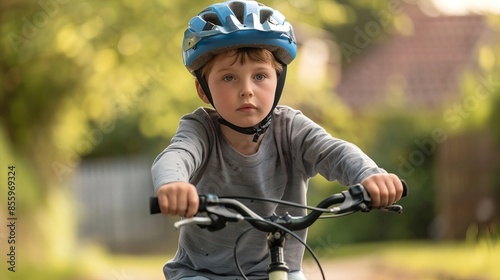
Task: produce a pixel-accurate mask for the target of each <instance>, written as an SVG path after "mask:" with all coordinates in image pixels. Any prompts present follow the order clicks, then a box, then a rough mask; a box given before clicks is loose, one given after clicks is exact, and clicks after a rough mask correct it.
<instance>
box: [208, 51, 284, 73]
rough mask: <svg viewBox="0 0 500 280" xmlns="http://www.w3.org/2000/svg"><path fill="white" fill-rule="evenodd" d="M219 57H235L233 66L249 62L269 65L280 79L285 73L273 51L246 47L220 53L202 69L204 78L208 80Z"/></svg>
mask: <svg viewBox="0 0 500 280" xmlns="http://www.w3.org/2000/svg"><path fill="white" fill-rule="evenodd" d="M219 56H231V57H234V61H233V62H232V63H231V64H235V63H236V62H239V63H240V64H244V63H246V61H247V60H250V61H254V62H263V63H269V64H271V65H272V66H273V67H274V69H275V70H276V74H277V76H278V77H279V75H280V74H281V72H282V71H283V65H282V64H281V63H279V62H278V61H277V60H276V58H275V57H274V55H273V53H272V52H271V51H269V50H267V49H264V48H251V47H245V48H238V49H233V50H229V51H227V52H224V53H220V54H217V55H215V56H214V57H212V58H211V59H210V60H209V61H208V62H207V63H206V64H205V65H204V66H203V67H202V69H201V74H202V76H203V77H205V78H208V75H209V73H210V71H211V70H212V67H213V66H214V64H215V59H216V58H217V57H219Z"/></svg>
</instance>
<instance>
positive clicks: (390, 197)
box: [361, 174, 403, 208]
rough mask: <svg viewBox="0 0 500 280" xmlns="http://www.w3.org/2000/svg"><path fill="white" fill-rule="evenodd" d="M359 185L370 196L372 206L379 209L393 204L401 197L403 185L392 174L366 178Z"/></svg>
mask: <svg viewBox="0 0 500 280" xmlns="http://www.w3.org/2000/svg"><path fill="white" fill-rule="evenodd" d="M361 185H363V187H364V188H365V189H366V191H367V192H368V193H369V194H370V197H371V199H372V206H373V207H375V208H381V207H385V206H389V205H392V204H394V203H395V202H396V201H398V200H399V199H401V196H402V195H403V183H401V180H400V179H399V178H398V176H396V175H394V174H375V175H371V176H369V177H367V178H366V179H364V180H363V182H361Z"/></svg>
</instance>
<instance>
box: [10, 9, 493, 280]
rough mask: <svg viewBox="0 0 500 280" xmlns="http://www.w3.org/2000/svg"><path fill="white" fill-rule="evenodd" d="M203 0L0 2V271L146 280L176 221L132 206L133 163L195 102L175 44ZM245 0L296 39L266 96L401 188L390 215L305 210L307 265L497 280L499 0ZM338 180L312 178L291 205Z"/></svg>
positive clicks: (140, 163) (382, 275) (141, 165)
mask: <svg viewBox="0 0 500 280" xmlns="http://www.w3.org/2000/svg"><path fill="white" fill-rule="evenodd" d="M213 2H214V1H201V0H200V1H167V0H155V1H132V0H122V1H96V0H87V1H70V0H40V1H26V0H16V1H13V0H3V1H2V2H1V3H0V34H1V36H0V40H1V42H2V44H1V46H0V75H1V76H0V170H1V171H0V183H1V185H2V186H3V187H2V190H1V191H0V193H1V195H0V197H1V201H0V204H1V207H0V209H2V210H1V211H0V217H1V220H2V224H3V225H2V226H0V248H1V256H0V259H1V262H0V268H1V269H0V278H1V279H89V280H93V279H117V280H124V279H162V273H161V267H162V265H163V263H164V262H166V261H167V260H168V259H169V258H171V257H172V255H173V254H174V253H175V250H176V244H177V232H176V231H175V230H174V229H173V222H174V221H175V220H176V219H170V218H166V217H164V216H159V215H157V216H150V215H149V214H148V211H149V210H148V204H147V203H148V198H149V196H151V195H153V186H152V183H151V175H150V166H151V163H152V161H153V160H154V158H155V157H156V155H157V154H158V153H159V152H161V151H162V150H163V149H164V148H165V147H166V146H167V145H168V143H169V140H170V138H171V137H172V135H173V134H174V133H175V131H176V128H177V124H178V121H179V119H180V117H181V116H182V115H183V114H185V113H189V112H191V111H193V110H195V109H196V108H197V107H199V106H203V105H204V104H203V103H202V102H201V101H200V100H199V99H198V97H197V95H196V94H195V90H194V86H193V85H194V81H193V77H192V76H191V75H190V74H189V73H188V72H187V71H186V70H185V68H184V66H183V64H182V59H181V49H180V46H181V41H182V37H183V32H184V30H185V28H186V26H187V22H188V21H189V20H190V18H191V17H192V16H194V15H196V14H197V13H199V12H200V11H201V10H202V9H203V8H204V7H206V6H207V5H209V4H211V3H213ZM261 2H262V3H264V4H266V5H269V6H271V7H274V8H276V9H277V10H279V11H280V12H282V13H283V14H284V15H286V16H287V18H288V20H289V21H290V22H291V23H292V25H293V26H294V28H295V32H296V36H297V40H298V44H299V51H298V56H297V58H296V60H295V61H294V62H293V63H292V64H291V66H290V67H289V75H288V77H287V85H286V87H285V90H284V95H283V98H282V99H281V103H282V104H287V105H290V106H292V107H295V108H297V109H300V110H302V111H303V112H304V113H305V114H306V115H308V116H309V117H310V118H312V119H313V120H315V121H317V122H318V123H320V124H321V125H323V126H324V127H325V128H326V129H327V130H328V131H329V132H330V133H331V134H332V135H334V136H336V137H339V138H343V139H345V140H348V141H351V142H353V143H355V144H357V145H358V146H360V147H361V148H362V149H363V150H364V151H365V152H366V153H367V154H368V155H370V156H371V157H372V158H373V159H374V160H375V161H376V162H377V163H378V164H379V165H380V166H381V167H383V168H385V169H386V170H387V171H389V172H392V173H396V174H398V175H399V176H400V177H401V178H402V179H404V180H406V182H407V183H408V184H409V186H410V196H409V197H407V198H405V199H403V200H402V201H401V204H402V205H403V206H404V209H405V212H404V213H403V214H402V215H392V214H388V213H377V212H372V213H370V214H360V215H352V216H349V217H346V218H342V219H337V220H328V221H320V222H318V223H316V224H315V225H314V226H313V227H312V228H311V230H310V234H309V238H308V242H309V244H310V245H311V247H312V248H313V249H315V251H316V253H317V254H318V255H319V256H320V259H321V261H322V263H324V265H325V266H328V265H329V264H331V263H332V264H335V263H339V262H340V260H341V259H342V261H344V260H352V261H353V263H359V265H356V266H354V268H353V267H352V266H351V267H350V268H349V266H348V265H345V266H342V267H343V268H349V269H352V270H353V271H357V272H358V273H359V271H360V270H364V271H365V272H366V273H372V276H373V275H378V277H379V278H376V279H499V278H500V272H499V271H498V268H497V265H498V263H500V243H499V229H498V226H499V224H500V219H499V217H500V204H499V203H500V176H499V175H498V174H499V172H500V160H499V155H500V146H499V145H500V125H499V124H498V121H499V120H500V110H499V109H500V36H499V33H500V16H499V14H500V5H499V2H498V1H488V0H484V1H465V0H462V1H451V0H390V1H389V0H387V1H373V0H356V1H354V0H353V1H341V0H337V1H333V0H314V1H313V0H288V1H278V0H275V1H272V0H268V1H265V0H262V1H261ZM11 166H12V167H15V171H16V179H15V180H16V181H15V182H16V189H15V199H16V200H15V202H16V209H15V217H16V218H17V220H16V227H15V231H12V230H11V229H10V228H9V227H8V225H9V223H10V221H11V220H8V217H12V216H10V212H9V211H8V197H12V196H13V194H12V193H11V194H9V193H8V191H9V189H8V184H9V183H8V182H9V181H10V179H8V177H9V174H8V171H9V167H11ZM340 190H342V186H339V185H338V184H336V183H334V184H333V186H332V183H329V182H326V181H325V180H324V179H322V178H319V177H318V178H314V179H313V180H312V181H311V186H310V195H309V203H310V204H315V203H317V202H319V201H320V200H321V199H322V198H324V197H325V196H327V195H329V194H332V193H333V192H337V191H340ZM13 239H15V242H16V243H15V253H16V258H15V263H9V261H11V260H12V258H11V257H10V256H8V254H9V253H10V252H11V251H12V249H11V248H10V246H11V245H12V244H10V243H9V241H11V240H13ZM361 259H362V260H363V261H362V262H361V261H360V260H361ZM367 260H368V261H367ZM306 262H307V261H306ZM341 263H342V262H341ZM13 266H15V268H14V269H15V272H12V271H10V270H9V268H12V267H13ZM332 267H334V266H332ZM342 267H335V268H336V269H338V270H337V271H332V272H331V273H330V274H329V275H328V276H327V279H332V277H335V275H338V274H337V273H338V272H339V270H341V269H342ZM14 269H11V270H14ZM309 271H311V272H309ZM314 271H317V268H315V267H314V266H313V267H312V268H311V269H310V270H307V271H306V274H307V273H311V274H309V275H311V276H310V278H311V279H317V278H316V277H315V276H312V275H313V273H314ZM372 276H370V277H369V278H370V279H375V278H373V277H372ZM352 277H355V276H352ZM338 279H340V278H338ZM342 279H356V278H348V276H346V277H344V278H342ZM357 279H362V278H357ZM364 279H366V278H364Z"/></svg>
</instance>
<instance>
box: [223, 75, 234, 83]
mask: <svg viewBox="0 0 500 280" xmlns="http://www.w3.org/2000/svg"><path fill="white" fill-rule="evenodd" d="M222 80H223V81H226V82H230V81H234V77H233V76H230V75H227V76H224V77H222Z"/></svg>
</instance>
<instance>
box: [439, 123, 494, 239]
mask: <svg viewBox="0 0 500 280" xmlns="http://www.w3.org/2000/svg"><path fill="white" fill-rule="evenodd" d="M498 159H499V150H498V148H497V147H496V146H495V145H494V143H493V141H492V138H491V137H490V135H489V134H488V133H487V132H486V131H479V132H475V133H468V134H465V135H457V136H454V137H450V138H449V139H448V140H447V141H446V142H444V143H442V144H440V145H439V147H438V148H437V156H436V176H435V177H436V187H437V190H436V194H437V199H436V203H437V205H436V207H437V212H438V213H439V215H440V217H439V221H440V223H439V224H440V225H439V229H440V237H441V238H442V239H445V240H459V239H465V238H466V237H468V238H470V234H473V235H476V236H477V234H475V233H474V231H475V230H476V226H477V227H478V229H479V234H483V233H484V232H486V231H488V230H490V227H491V226H493V224H494V223H498V222H500V209H499V208H500V197H498V196H499V192H498V190H499V189H500V186H498V185H496V184H499V183H500V182H499V181H498V180H495V176H497V175H495V172H497V171H498V170H499V169H498V166H499V164H498V163H499V161H498ZM497 178H498V177H497Z"/></svg>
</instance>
